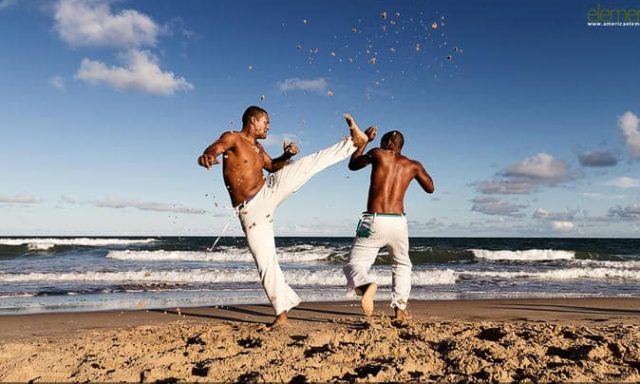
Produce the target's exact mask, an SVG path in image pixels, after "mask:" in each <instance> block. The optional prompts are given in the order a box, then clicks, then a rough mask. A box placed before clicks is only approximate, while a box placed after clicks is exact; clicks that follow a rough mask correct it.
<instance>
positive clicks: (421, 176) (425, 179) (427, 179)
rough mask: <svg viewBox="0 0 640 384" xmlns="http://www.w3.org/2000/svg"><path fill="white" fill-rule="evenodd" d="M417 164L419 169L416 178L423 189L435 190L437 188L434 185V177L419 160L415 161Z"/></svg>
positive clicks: (428, 191) (431, 191)
mask: <svg viewBox="0 0 640 384" xmlns="http://www.w3.org/2000/svg"><path fill="white" fill-rule="evenodd" d="M415 164H416V168H417V171H416V175H415V176H414V178H415V179H416V180H417V181H418V184H420V186H421V187H422V189H424V191H425V192H427V193H433V191H434V190H435V188H434V186H433V179H432V178H431V176H430V175H429V173H428V172H427V170H426V169H424V167H423V166H422V164H420V163H419V162H417V161H416V162H415Z"/></svg>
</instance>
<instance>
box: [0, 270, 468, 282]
mask: <svg viewBox="0 0 640 384" xmlns="http://www.w3.org/2000/svg"><path fill="white" fill-rule="evenodd" d="M284 274H285V277H286V280H287V282H288V283H289V284H291V285H314V286H344V285H345V284H346V279H345V277H344V274H343V273H342V271H341V270H339V269H338V270H336V269H331V270H315V271H310V270H304V269H295V270H285V271H284ZM372 276H373V277H374V278H375V280H376V282H377V283H378V284H380V285H390V284H391V272H390V271H389V270H384V271H380V270H373V271H372ZM259 281H260V280H259V276H258V272H257V271H256V270H255V269H253V268H252V269H219V270H210V269H207V270H203V269H192V270H188V271H184V270H183V271H151V270H140V271H121V272H70V273H17V274H8V273H0V283H23V282H47V283H66V282H84V283H94V284H95V283H182V284H207V283H258V282H259ZM455 282H456V274H455V272H454V271H452V270H449V269H446V270H424V271H414V272H413V274H412V284H413V285H415V286H420V285H440V284H455Z"/></svg>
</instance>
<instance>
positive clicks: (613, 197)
mask: <svg viewBox="0 0 640 384" xmlns="http://www.w3.org/2000/svg"><path fill="white" fill-rule="evenodd" d="M582 196H584V197H589V198H592V199H603V200H620V199H624V198H626V197H627V195H612V194H609V193H606V194H605V193H599V192H583V193H582Z"/></svg>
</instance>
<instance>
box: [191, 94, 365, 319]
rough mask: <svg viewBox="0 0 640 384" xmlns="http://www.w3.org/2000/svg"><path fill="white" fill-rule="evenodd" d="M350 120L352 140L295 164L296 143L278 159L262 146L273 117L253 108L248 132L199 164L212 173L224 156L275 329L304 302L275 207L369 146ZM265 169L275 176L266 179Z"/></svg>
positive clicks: (220, 144)
mask: <svg viewBox="0 0 640 384" xmlns="http://www.w3.org/2000/svg"><path fill="white" fill-rule="evenodd" d="M345 118H346V119H347V123H348V124H349V130H350V132H351V136H350V137H349V138H346V139H343V140H341V141H339V142H338V143H337V144H335V145H333V146H331V147H329V148H326V149H323V150H321V151H319V152H316V153H313V154H311V155H309V156H306V157H303V158H301V159H299V160H297V161H295V162H292V161H290V160H291V158H292V157H293V156H294V155H296V154H297V153H298V152H299V149H298V146H297V145H296V144H294V143H289V144H285V145H284V148H283V149H284V153H283V154H282V155H280V156H279V157H277V158H275V159H272V158H271V157H269V155H268V154H267V153H266V152H265V150H264V148H262V145H260V143H259V142H258V140H259V139H266V138H267V132H268V131H269V114H268V113H267V111H265V110H264V109H262V108H260V107H256V106H251V107H249V108H247V110H246V111H245V112H244V114H243V115H242V131H240V132H225V133H223V134H222V136H220V138H219V139H218V140H216V141H214V142H213V144H211V145H210V146H208V147H207V149H205V150H204V153H203V154H202V156H200V157H199V158H198V164H199V165H201V166H203V167H205V168H207V169H209V168H211V166H212V165H214V164H218V163H219V162H218V160H217V157H218V156H220V155H221V154H223V155H224V156H223V162H222V174H223V177H224V183H225V185H226V186H227V190H228V192H229V197H230V198H231V203H232V204H233V206H234V207H235V209H236V213H237V214H238V217H239V219H240V224H241V225H242V230H243V231H244V233H245V235H246V237H247V243H248V245H249V249H250V250H251V254H252V255H253V258H254V260H255V262H256V266H257V267H258V273H259V274H260V281H261V282H262V286H263V288H264V290H265V292H266V293H267V297H268V299H269V301H270V302H271V305H272V306H273V308H274V311H275V314H276V319H275V321H274V322H273V324H272V325H274V326H277V325H283V324H286V323H287V313H288V312H289V310H291V308H293V307H295V306H297V305H298V304H300V298H299V297H298V295H297V294H296V293H295V292H294V290H293V289H291V287H290V286H289V285H287V283H286V282H285V281H284V275H283V273H282V270H281V269H280V265H279V264H278V258H277V255H276V244H275V239H274V231H273V216H274V213H275V208H276V207H277V206H278V205H280V203H282V201H283V200H284V199H286V198H287V197H288V196H289V195H291V194H292V193H293V192H295V191H296V190H298V189H299V188H300V187H302V186H303V185H304V184H305V183H306V182H307V181H308V180H309V179H310V178H311V177H312V176H313V175H315V174H316V173H318V172H320V171H322V170H323V169H325V168H327V167H329V166H330V165H333V164H335V163H337V162H339V161H341V160H344V159H346V158H347V157H349V155H351V154H352V153H354V151H355V150H356V148H364V146H365V145H366V143H367V136H366V135H365V134H364V133H363V132H362V131H360V129H358V127H357V126H356V125H355V124H351V121H352V118H351V116H350V115H347V114H345ZM263 169H264V170H266V171H267V172H270V174H269V175H268V176H267V177H266V178H265V177H264V175H263V173H262V170H263Z"/></svg>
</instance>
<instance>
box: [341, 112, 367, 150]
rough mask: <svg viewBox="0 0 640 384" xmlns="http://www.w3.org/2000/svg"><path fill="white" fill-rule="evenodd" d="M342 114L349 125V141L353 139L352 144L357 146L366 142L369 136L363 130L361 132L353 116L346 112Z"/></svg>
mask: <svg viewBox="0 0 640 384" xmlns="http://www.w3.org/2000/svg"><path fill="white" fill-rule="evenodd" d="M343 116H344V119H345V120H346V121H347V125H348V126H349V131H350V132H351V141H353V144H354V145H355V146H356V147H358V148H360V147H362V146H364V145H365V144H367V143H368V142H369V137H368V136H367V135H366V134H365V133H364V132H362V130H361V129H360V127H358V124H356V121H355V120H354V119H353V116H351V115H350V114H348V113H345V114H344V115H343Z"/></svg>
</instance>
